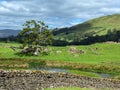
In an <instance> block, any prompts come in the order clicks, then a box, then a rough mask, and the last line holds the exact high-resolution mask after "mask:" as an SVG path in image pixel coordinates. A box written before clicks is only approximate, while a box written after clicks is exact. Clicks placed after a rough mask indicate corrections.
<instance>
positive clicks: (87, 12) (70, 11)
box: [0, 0, 120, 29]
mask: <svg viewBox="0 0 120 90" xmlns="http://www.w3.org/2000/svg"><path fill="white" fill-rule="evenodd" d="M115 13H120V0H0V29H21V28H22V25H23V24H24V22H25V21H26V20H33V19H35V20H42V21H44V22H45V23H47V25H48V26H49V27H50V28H56V27H68V26H72V25H75V24H78V23H82V22H85V21H87V20H89V19H92V18H96V17H100V16H104V15H110V14H115Z"/></svg>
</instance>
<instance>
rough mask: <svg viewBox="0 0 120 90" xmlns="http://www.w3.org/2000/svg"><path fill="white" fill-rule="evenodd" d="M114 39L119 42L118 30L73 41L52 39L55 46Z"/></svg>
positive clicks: (119, 34) (119, 33)
mask: <svg viewBox="0 0 120 90" xmlns="http://www.w3.org/2000/svg"><path fill="white" fill-rule="evenodd" d="M107 41H114V42H120V31H108V33H107V34H106V35H102V36H92V35H90V36H88V37H87V38H86V39H83V40H80V41H79V40H76V39H75V40H74V41H73V42H67V41H65V40H53V45H55V46H66V45H89V44H93V43H97V42H107Z"/></svg>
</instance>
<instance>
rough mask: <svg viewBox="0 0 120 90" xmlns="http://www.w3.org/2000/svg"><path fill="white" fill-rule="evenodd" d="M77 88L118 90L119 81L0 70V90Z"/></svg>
mask: <svg viewBox="0 0 120 90" xmlns="http://www.w3.org/2000/svg"><path fill="white" fill-rule="evenodd" d="M61 86H78V87H88V88H91V87H92V88H106V87H107V88H114V89H115V90H117V89H120V80H110V79H96V78H91V77H86V76H79V75H73V74H68V73H55V72H46V71H44V72H43V71H30V70H26V71H23V70H22V71H20V70H19V71H17V70H14V71H13V70H12V71H10V70H0V90H41V89H42V88H47V87H61Z"/></svg>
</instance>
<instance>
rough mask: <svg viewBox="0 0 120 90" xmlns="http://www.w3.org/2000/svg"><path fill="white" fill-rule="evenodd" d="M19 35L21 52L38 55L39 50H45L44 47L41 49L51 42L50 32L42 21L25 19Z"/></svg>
mask: <svg viewBox="0 0 120 90" xmlns="http://www.w3.org/2000/svg"><path fill="white" fill-rule="evenodd" d="M19 35H20V37H21V41H22V42H23V47H24V48H23V50H22V51H21V53H23V54H32V55H38V54H39V52H43V51H45V49H46V48H44V49H43V46H47V45H50V44H51V42H52V33H51V31H50V30H48V26H47V25H45V23H44V22H42V21H35V20H30V21H26V23H25V24H24V25H23V29H22V31H21V32H20V33H19Z"/></svg>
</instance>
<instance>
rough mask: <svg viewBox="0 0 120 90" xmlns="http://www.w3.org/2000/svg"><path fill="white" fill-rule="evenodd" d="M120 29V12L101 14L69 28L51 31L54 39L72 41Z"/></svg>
mask: <svg viewBox="0 0 120 90" xmlns="http://www.w3.org/2000/svg"><path fill="white" fill-rule="evenodd" d="M116 30H120V14H114V15H108V16H102V17H99V18H96V19H92V20H89V21H87V22H84V23H82V24H78V25H75V26H72V27H69V28H61V29H56V30H54V31H53V34H54V35H55V36H54V39H55V40H65V41H67V42H72V41H74V40H77V41H80V40H83V39H86V38H87V37H90V36H96V35H98V36H102V35H106V34H107V33H108V32H114V31H116Z"/></svg>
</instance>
